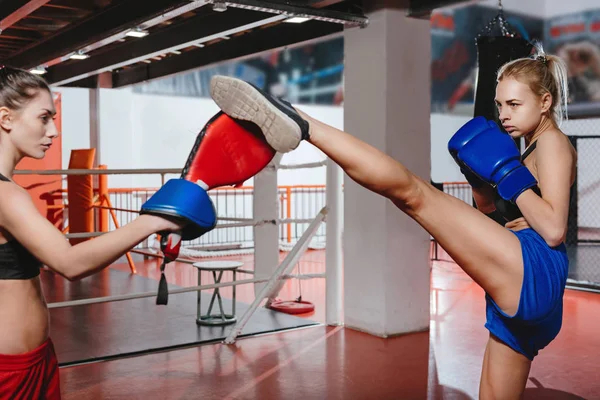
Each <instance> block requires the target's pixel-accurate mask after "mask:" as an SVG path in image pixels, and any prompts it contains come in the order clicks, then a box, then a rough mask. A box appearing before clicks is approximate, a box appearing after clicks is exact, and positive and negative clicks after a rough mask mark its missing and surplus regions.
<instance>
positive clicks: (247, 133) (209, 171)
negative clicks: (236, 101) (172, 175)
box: [182, 112, 275, 189]
mask: <svg viewBox="0 0 600 400" xmlns="http://www.w3.org/2000/svg"><path fill="white" fill-rule="evenodd" d="M274 156H275V150H273V148H271V146H269V144H268V143H267V142H266V140H265V138H264V136H263V134H262V132H261V131H260V129H259V128H258V127H257V126H256V125H254V124H251V123H248V122H246V121H239V120H235V119H233V118H231V117H229V116H228V115H226V114H224V113H223V112H219V113H217V114H216V115H215V116H214V117H213V118H211V120H210V121H209V122H207V123H206V125H205V126H204V128H203V129H202V131H201V132H200V133H199V134H198V137H197V138H196V143H195V144H194V147H193V148H192V151H191V153H190V155H189V157H188V160H187V163H186V165H185V167H184V169H183V173H182V178H183V179H186V180H189V181H192V182H196V181H198V180H201V181H203V182H204V183H205V184H206V185H207V186H208V189H212V188H215V187H219V186H239V185H242V184H243V183H244V182H245V181H246V180H248V179H250V178H252V177H253V176H254V175H256V174H257V173H259V172H260V171H261V170H262V169H263V168H265V167H266V166H267V164H269V162H270V161H271V160H272V159H273V157H274Z"/></svg>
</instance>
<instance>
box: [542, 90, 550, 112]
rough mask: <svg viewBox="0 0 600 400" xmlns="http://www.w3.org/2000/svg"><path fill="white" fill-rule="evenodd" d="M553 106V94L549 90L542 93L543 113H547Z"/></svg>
mask: <svg viewBox="0 0 600 400" xmlns="http://www.w3.org/2000/svg"><path fill="white" fill-rule="evenodd" d="M551 107H552V95H551V94H550V93H548V92H546V93H544V94H543V95H542V113H546V112H548V111H549V110H550V108H551Z"/></svg>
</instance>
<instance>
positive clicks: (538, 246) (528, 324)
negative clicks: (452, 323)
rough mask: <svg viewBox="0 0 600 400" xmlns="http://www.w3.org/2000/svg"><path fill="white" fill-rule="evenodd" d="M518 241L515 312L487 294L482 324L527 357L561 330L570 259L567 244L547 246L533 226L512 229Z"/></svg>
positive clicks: (530, 357) (534, 354)
mask: <svg viewBox="0 0 600 400" xmlns="http://www.w3.org/2000/svg"><path fill="white" fill-rule="evenodd" d="M513 233H514V234H515V235H516V236H517V238H518V239H519V241H520V242H521V251H522V254H523V267H524V270H523V286H522V287H521V298H520V300H519V307H518V309H517V312H516V314H515V315H513V316H510V315H508V314H506V313H504V312H503V311H502V310H501V309H500V308H499V307H498V305H497V304H496V303H495V302H494V300H493V299H492V298H491V297H490V296H489V295H487V294H486V296H485V299H486V317H487V321H486V323H485V327H486V328H487V329H488V330H489V331H490V333H491V334H492V335H494V336H496V337H497V338H498V339H499V340H500V341H502V342H503V343H506V345H508V346H509V347H510V348H512V349H513V350H515V351H517V352H519V353H521V354H523V355H524V356H525V357H527V358H528V359H530V360H533V358H534V357H535V356H536V355H537V354H538V351H539V350H541V349H543V348H544V347H546V346H547V345H548V344H549V343H550V342H551V341H552V340H554V338H555V337H556V335H558V332H559V331H560V328H561V326H562V315H563V294H564V291H565V285H566V282H567V275H568V270H569V260H568V258H567V252H566V247H565V245H564V243H563V244H561V245H560V246H558V247H550V246H548V244H546V242H545V241H544V239H543V238H542V237H541V236H540V235H539V234H538V233H537V232H536V231H534V230H533V229H524V230H521V231H517V232H513Z"/></svg>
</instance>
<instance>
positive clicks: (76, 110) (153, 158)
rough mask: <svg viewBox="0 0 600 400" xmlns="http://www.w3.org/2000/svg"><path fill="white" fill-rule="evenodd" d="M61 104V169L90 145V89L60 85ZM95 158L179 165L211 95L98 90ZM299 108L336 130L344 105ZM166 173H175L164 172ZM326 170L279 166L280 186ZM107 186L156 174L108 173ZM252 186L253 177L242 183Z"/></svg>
mask: <svg viewBox="0 0 600 400" xmlns="http://www.w3.org/2000/svg"><path fill="white" fill-rule="evenodd" d="M57 91H60V92H61V94H62V107H63V121H62V124H63V129H62V141H63V146H62V151H63V156H62V158H63V168H67V167H68V165H69V157H70V153H71V150H73V149H79V148H89V147H90V98H89V96H90V91H89V90H88V89H73V88H60V89H57ZM99 108H100V111H99V116H100V120H99V136H100V139H99V146H98V148H97V156H98V161H99V163H101V164H106V165H108V168H110V169H130V168H139V169H141V168H143V169H153V168H154V169H156V168H182V167H183V166H184V164H185V162H186V160H187V158H188V155H189V152H190V150H191V148H192V145H193V143H194V141H195V140H196V136H197V135H198V133H199V132H200V131H201V130H202V128H203V127H204V125H205V124H206V122H208V120H209V119H210V118H211V117H212V116H213V115H214V114H215V113H217V112H218V110H219V109H218V107H217V106H216V105H215V103H214V102H213V101H212V100H210V99H205V98H191V97H177V96H158V95H147V94H137V93H133V92H132V91H131V89H129V88H125V89H101V90H100V94H99ZM301 108H302V110H304V111H306V112H307V113H309V114H310V115H313V116H315V117H317V118H318V119H320V120H322V121H324V122H326V123H329V124H330V125H332V126H334V127H336V128H339V129H341V128H342V125H343V108H342V107H329V106H302V107H301ZM324 159H325V155H324V154H323V153H322V152H321V151H320V150H318V149H316V148H315V147H314V146H312V145H310V144H308V143H305V142H302V143H301V145H300V146H299V147H298V149H297V150H296V151H294V152H292V153H289V154H286V155H284V157H283V158H282V164H300V163H306V162H315V161H322V160H324ZM169 177H174V176H167V179H168V178H169ZM325 179H326V178H325V168H324V167H321V168H311V169H302V170H282V171H280V173H279V175H278V184H279V185H299V184H306V185H317V184H325ZM108 184H109V186H110V187H156V186H158V185H159V184H160V177H159V176H158V175H144V176H128V175H120V176H110V177H109V182H108ZM246 184H247V185H252V179H250V180H249V181H247V182H246Z"/></svg>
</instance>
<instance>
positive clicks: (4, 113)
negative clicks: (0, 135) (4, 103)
mask: <svg viewBox="0 0 600 400" xmlns="http://www.w3.org/2000/svg"><path fill="white" fill-rule="evenodd" d="M12 125H13V115H12V112H11V110H10V109H8V107H0V127H2V129H4V130H5V131H6V132H10V131H11V129H12Z"/></svg>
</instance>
